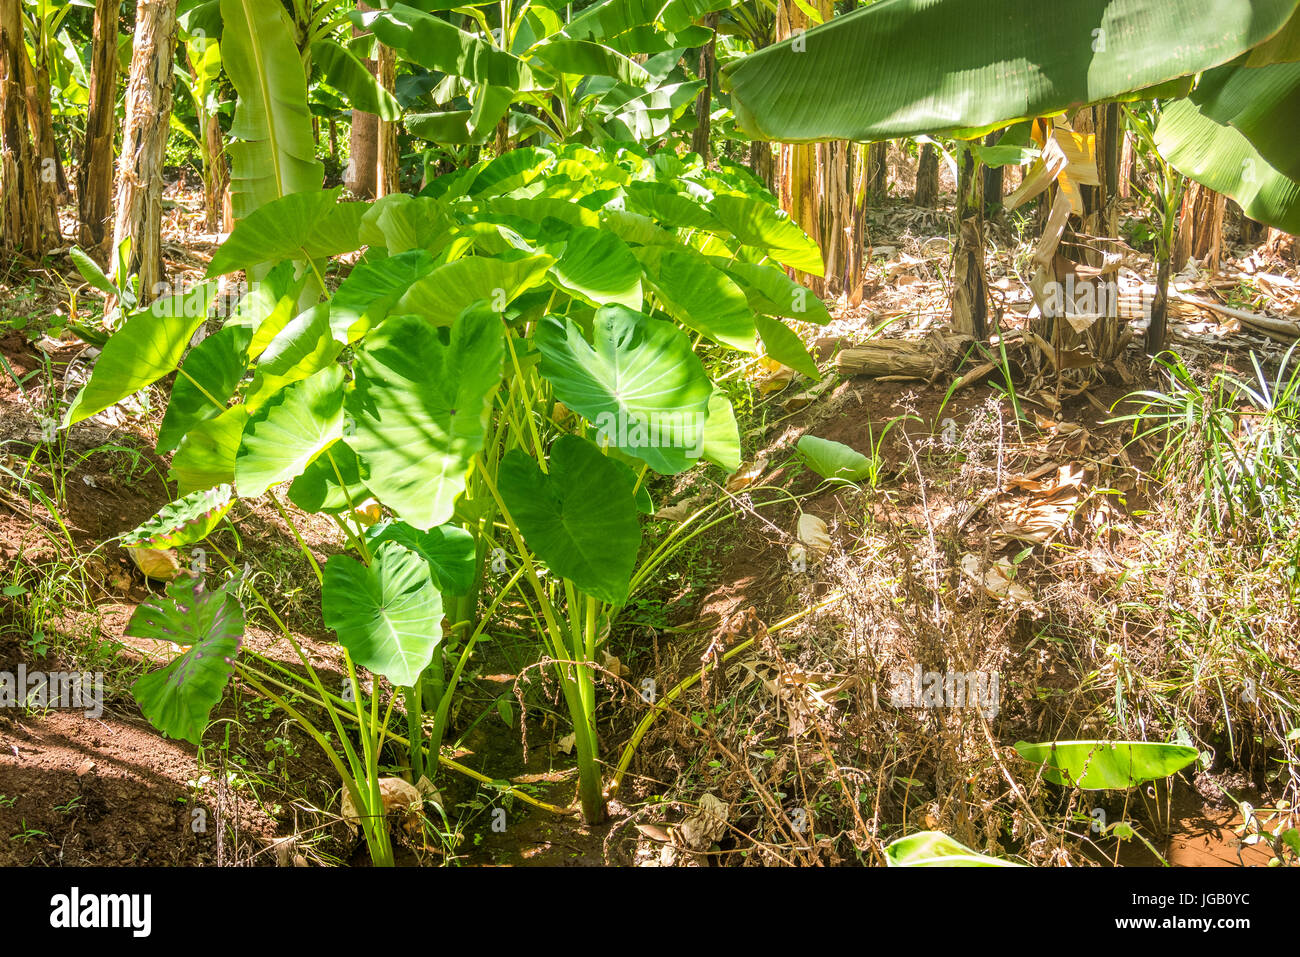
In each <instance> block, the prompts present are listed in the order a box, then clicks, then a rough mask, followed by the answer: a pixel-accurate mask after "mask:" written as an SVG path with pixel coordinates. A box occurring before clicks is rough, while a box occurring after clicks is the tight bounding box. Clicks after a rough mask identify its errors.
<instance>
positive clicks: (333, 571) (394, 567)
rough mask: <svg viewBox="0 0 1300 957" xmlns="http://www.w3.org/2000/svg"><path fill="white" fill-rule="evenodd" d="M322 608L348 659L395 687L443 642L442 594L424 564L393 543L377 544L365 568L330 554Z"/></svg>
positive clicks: (406, 683) (412, 677) (405, 683)
mask: <svg viewBox="0 0 1300 957" xmlns="http://www.w3.org/2000/svg"><path fill="white" fill-rule="evenodd" d="M321 610H322V611H323V612H324V615H325V624H326V625H327V626H328V627H330V628H332V629H334V631H335V632H336V633H337V634H338V636H339V643H340V644H341V645H343V647H344V648H346V649H347V650H348V654H350V655H351V656H352V660H353V661H355V662H356V663H357V664H359V665H361V666H362V667H364V668H368V669H370V670H371V671H373V672H374V673H375V674H379V675H383V676H384V677H385V678H387V679H388V680H389V681H391V682H392V683H393V684H395V685H398V686H399V687H403V688H409V687H411V686H412V685H414V684H415V682H416V680H417V679H418V678H419V677H420V673H421V672H422V671H424V669H425V668H427V667H428V666H429V662H431V661H432V660H433V653H434V651H435V650H436V649H437V647H438V645H439V644H440V643H441V641H442V596H441V595H439V594H438V589H436V588H434V587H433V578H432V576H431V575H430V572H429V566H428V563H426V562H425V560H424V559H423V558H421V557H420V556H419V555H418V554H417V553H416V552H414V551H412V550H411V549H409V548H404V547H402V546H401V545H399V544H398V543H397V542H384V543H383V544H382V545H380V547H379V549H378V550H377V551H376V552H375V553H374V560H373V561H372V562H371V564H370V565H368V566H367V565H363V564H361V562H359V561H357V560H356V559H354V558H350V557H348V556H347V555H334V556H332V557H331V558H330V560H329V561H328V562H326V563H325V572H324V579H323V582H322V585H321Z"/></svg>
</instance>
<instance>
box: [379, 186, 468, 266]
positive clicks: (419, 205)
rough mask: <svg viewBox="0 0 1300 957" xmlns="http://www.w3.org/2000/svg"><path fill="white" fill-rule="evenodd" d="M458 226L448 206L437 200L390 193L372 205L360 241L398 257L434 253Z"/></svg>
mask: <svg viewBox="0 0 1300 957" xmlns="http://www.w3.org/2000/svg"><path fill="white" fill-rule="evenodd" d="M454 225H455V220H454V219H452V217H451V216H450V215H449V214H448V212H447V209H446V206H445V205H444V204H443V203H441V202H439V201H438V200H436V199H430V198H429V197H427V196H409V195H407V194H406V193H389V194H388V195H387V196H384V197H381V198H380V199H377V200H375V201H374V202H373V203H371V204H370V208H369V209H368V210H367V211H366V214H365V215H364V216H362V217H361V228H360V231H359V238H360V240H361V242H363V243H364V244H366V245H367V246H382V247H383V248H384V249H385V250H386V251H387V252H388V254H389V255H390V256H395V255H397V254H398V253H404V252H409V251H411V250H413V249H427V250H432V249H434V248H435V247H437V246H438V245H439V244H440V242H441V241H442V239H443V237H444V236H445V235H446V233H447V232H448V231H449V230H450V229H451V228H452V226H454Z"/></svg>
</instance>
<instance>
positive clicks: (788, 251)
mask: <svg viewBox="0 0 1300 957" xmlns="http://www.w3.org/2000/svg"><path fill="white" fill-rule="evenodd" d="M709 209H711V210H712V211H713V213H714V215H715V216H717V217H718V219H719V221H721V223H722V225H723V226H724V227H725V228H726V229H727V231H728V232H729V233H730V234H731V235H732V236H735V237H736V238H737V239H738V240H740V241H741V242H742V243H744V244H745V245H746V246H753V247H755V248H756V249H759V250H761V251H762V252H764V253H766V254H767V255H769V256H771V257H772V258H773V259H775V260H776V261H777V262H780V263H784V264H785V265H787V266H790V267H792V268H794V269H798V270H801V271H802V272H806V273H811V274H812V275H814V276H821V275H824V274H825V272H826V266H825V264H824V263H823V262H822V251H821V250H820V249H819V248H818V247H817V244H816V243H815V242H813V241H812V240H811V239H809V238H808V236H807V235H806V234H805V233H804V231H803V230H802V229H800V228H799V227H798V226H797V225H796V224H795V221H794V220H793V219H791V218H790V217H789V216H787V215H786V214H785V213H784V212H782V211H781V209H780V208H779V207H777V206H773V205H772V204H771V203H769V202H766V201H765V200H764V199H760V198H759V197H756V196H743V195H741V194H739V193H718V194H717V195H716V196H714V197H713V199H712V200H711V201H710V202H709Z"/></svg>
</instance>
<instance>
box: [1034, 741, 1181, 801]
mask: <svg viewBox="0 0 1300 957" xmlns="http://www.w3.org/2000/svg"><path fill="white" fill-rule="evenodd" d="M1016 751H1018V752H1019V753H1020V756H1021V757H1022V758H1024V759H1025V760H1026V761H1033V762H1035V763H1038V764H1043V765H1046V768H1045V769H1044V771H1043V777H1044V778H1045V779H1046V780H1048V781H1051V782H1052V783H1053V784H1062V785H1077V786H1078V787H1080V788H1083V789H1084V790H1086V791H1100V790H1110V789H1114V790H1125V789H1127V788H1131V787H1133V786H1134V785H1135V784H1141V783H1142V782H1144V781H1156V780H1159V779H1161V778H1167V777H1169V776H1170V775H1171V774H1176V773H1177V772H1179V771H1181V770H1182V769H1183V768H1185V767H1187V766H1188V765H1189V764H1191V763H1192V762H1193V761H1195V760H1196V759H1197V757H1198V752H1197V750H1196V748H1194V747H1191V746H1190V745H1183V744H1160V743H1158V742H1152V741H1045V742H1042V743H1038V744H1033V743H1030V742H1028V741H1017V742H1016Z"/></svg>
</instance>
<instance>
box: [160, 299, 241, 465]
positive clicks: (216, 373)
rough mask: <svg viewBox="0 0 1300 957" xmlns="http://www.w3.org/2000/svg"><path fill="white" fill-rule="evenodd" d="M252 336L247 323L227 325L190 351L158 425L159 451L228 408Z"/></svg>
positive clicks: (176, 444) (173, 447) (177, 442)
mask: <svg viewBox="0 0 1300 957" xmlns="http://www.w3.org/2000/svg"><path fill="white" fill-rule="evenodd" d="M252 338H253V330H252V329H250V328H249V327H248V326H237V325H227V326H225V327H223V328H221V329H219V330H217V331H216V332H215V333H213V334H212V335H210V336H208V337H207V338H206V339H204V340H203V341H202V342H200V343H199V344H198V345H197V346H195V347H194V348H193V349H191V350H190V354H189V355H187V356H186V357H185V361H184V362H183V363H182V364H181V368H180V375H178V376H177V377H176V382H175V383H174V384H173V385H172V396H171V400H170V401H169V402H168V403H167V414H166V415H164V416H163V420H162V425H160V426H159V427H158V452H159V453H162V452H170V451H172V450H173V449H175V448H176V446H178V445H180V442H181V439H182V438H184V436H185V433H186V432H188V431H189V430H190V429H192V428H194V426H196V425H198V424H199V423H200V422H205V421H207V420H208V419H211V418H215V417H216V416H218V415H220V414H221V413H222V412H224V411H225V409H226V403H227V402H228V401H229V400H230V397H231V396H232V395H234V393H235V389H237V388H238V387H239V383H240V381H241V380H242V379H243V378H244V373H245V372H246V371H247V369H248V346H249V343H250V342H251V341H252Z"/></svg>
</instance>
